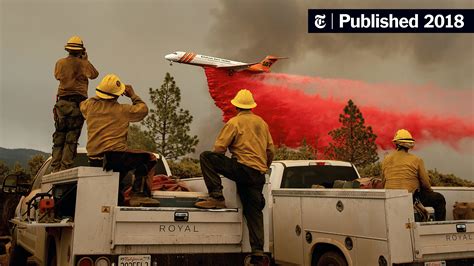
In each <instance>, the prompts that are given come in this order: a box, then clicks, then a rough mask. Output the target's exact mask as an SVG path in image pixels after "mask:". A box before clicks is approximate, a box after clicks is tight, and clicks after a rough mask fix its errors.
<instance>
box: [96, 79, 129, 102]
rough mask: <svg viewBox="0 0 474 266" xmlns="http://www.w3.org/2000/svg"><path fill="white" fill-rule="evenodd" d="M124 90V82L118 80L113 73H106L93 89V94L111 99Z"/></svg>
mask: <svg viewBox="0 0 474 266" xmlns="http://www.w3.org/2000/svg"><path fill="white" fill-rule="evenodd" d="M124 91H125V84H123V83H122V82H121V81H120V79H119V77H117V75H115V74H108V75H107V76H105V77H104V78H103V79H102V81H101V82H100V84H99V85H98V86H97V88H96V89H95V94H96V95H97V96H99V97H100V98H102V99H113V98H117V97H119V96H120V95H122V93H123V92H124Z"/></svg>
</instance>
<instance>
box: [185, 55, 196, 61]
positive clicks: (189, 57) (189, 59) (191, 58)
mask: <svg viewBox="0 0 474 266" xmlns="http://www.w3.org/2000/svg"><path fill="white" fill-rule="evenodd" d="M193 56H194V53H189V56H188V58H187V59H186V62H185V63H189V62H190V61H191V60H193Z"/></svg>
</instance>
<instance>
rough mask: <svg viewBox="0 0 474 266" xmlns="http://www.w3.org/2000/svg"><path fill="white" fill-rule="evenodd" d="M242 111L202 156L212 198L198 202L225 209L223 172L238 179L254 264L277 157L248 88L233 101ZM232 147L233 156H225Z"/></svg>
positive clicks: (259, 251) (259, 256)
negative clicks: (268, 177) (268, 182)
mask: <svg viewBox="0 0 474 266" xmlns="http://www.w3.org/2000/svg"><path fill="white" fill-rule="evenodd" d="M231 103H232V105H234V106H235V107H236V108H237V111H238V114H237V116H235V117H234V118H232V119H230V120H229V121H228V122H227V123H226V124H225V126H224V128H223V129H222V130H221V132H220V134H219V136H218V137H217V139H216V142H215V144H214V151H212V152H211V151H205V152H203V153H201V155H200V162H201V169H202V174H203V177H204V181H205V182H206V186H207V190H208V192H209V198H208V199H207V200H205V201H200V202H197V203H196V204H195V206H196V207H198V208H206V209H212V208H225V200H224V196H223V194H222V182H221V178H220V176H219V174H222V175H224V176H225V177H227V178H229V179H231V180H234V181H235V182H236V185H237V191H238V193H239V196H240V200H241V201H242V205H243V212H244V215H245V218H246V220H247V225H248V229H249V238H250V246H251V248H252V260H251V262H252V263H257V262H258V261H259V260H262V256H263V244H264V239H263V214H262V210H263V207H264V206H265V199H264V197H263V194H262V190H263V185H264V184H265V172H266V171H267V170H268V168H269V166H270V164H271V163H272V160H273V155H274V147H273V140H272V137H271V135H270V131H269V129H268V125H267V123H266V122H265V121H264V120H263V119H262V118H261V117H259V116H257V115H255V114H253V113H252V111H251V109H252V108H255V107H256V106H257V104H256V103H255V101H254V99H253V95H252V93H251V92H250V91H248V90H240V91H239V92H238V93H237V95H236V96H235V98H234V99H233V100H232V101H231ZM227 149H229V151H230V152H231V153H232V158H229V157H227V156H225V152H226V151H227Z"/></svg>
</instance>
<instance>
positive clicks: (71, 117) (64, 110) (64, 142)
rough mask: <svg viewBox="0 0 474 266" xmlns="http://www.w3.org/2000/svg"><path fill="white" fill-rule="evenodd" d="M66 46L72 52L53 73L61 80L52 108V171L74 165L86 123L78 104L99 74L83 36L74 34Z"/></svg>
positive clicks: (58, 64)
mask: <svg viewBox="0 0 474 266" xmlns="http://www.w3.org/2000/svg"><path fill="white" fill-rule="evenodd" d="M64 48H65V49H66V51H68V52H69V55H68V56H67V57H65V58H61V59H59V60H58V61H57V62H56V67H55V69H54V77H55V78H56V79H57V80H59V87H58V93H57V96H56V104H55V105H54V109H53V114H54V126H55V132H54V133H53V151H52V162H51V167H52V168H53V172H57V171H60V170H64V169H68V168H71V167H72V165H73V162H74V157H75V156H76V148H77V141H78V139H79V136H80V135H81V130H82V125H83V124H84V118H83V117H82V115H81V111H80V110H79V104H80V103H81V102H82V101H84V100H85V99H87V89H88V85H89V79H95V78H97V76H98V75H99V72H98V71H97V70H96V69H95V67H94V66H93V65H92V64H91V63H90V62H89V60H88V56H87V53H86V48H85V47H84V43H83V42H82V40H81V38H80V37H78V36H73V37H71V38H70V39H69V40H68V42H67V44H66V46H65V47H64Z"/></svg>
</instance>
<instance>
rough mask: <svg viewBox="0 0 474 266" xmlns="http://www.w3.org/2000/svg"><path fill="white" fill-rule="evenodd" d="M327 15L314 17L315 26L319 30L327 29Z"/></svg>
mask: <svg viewBox="0 0 474 266" xmlns="http://www.w3.org/2000/svg"><path fill="white" fill-rule="evenodd" d="M325 19H326V15H315V16H314V26H315V27H316V28H318V29H324V27H326V21H325Z"/></svg>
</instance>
